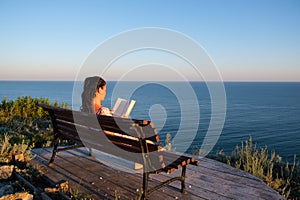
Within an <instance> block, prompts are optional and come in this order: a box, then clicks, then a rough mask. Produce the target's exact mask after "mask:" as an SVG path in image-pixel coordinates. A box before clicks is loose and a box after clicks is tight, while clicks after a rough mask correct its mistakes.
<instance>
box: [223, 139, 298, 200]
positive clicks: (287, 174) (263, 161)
mask: <svg viewBox="0 0 300 200" xmlns="http://www.w3.org/2000/svg"><path fill="white" fill-rule="evenodd" d="M221 158H222V159H219V160H224V154H223V153H221ZM226 159H227V164H228V165H231V166H233V167H236V168H238V169H241V170H244V171H246V172H248V173H251V174H253V175H254V176H256V177H258V178H260V179H262V180H263V181H264V182H265V183H266V184H267V185H269V186H270V187H272V188H273V189H275V190H276V191H278V192H279V193H280V194H281V195H282V196H283V197H284V198H289V197H290V196H292V198H295V197H298V198H299V195H300V190H299V188H300V174H299V172H300V167H299V164H298V163H297V162H296V156H295V157H294V163H293V164H291V165H290V164H289V163H286V164H284V163H283V162H282V159H281V157H280V156H279V155H276V154H275V152H274V151H273V152H271V154H269V152H268V149H267V147H264V148H260V149H258V148H257V146H256V145H255V144H253V141H252V137H250V139H249V140H246V141H245V142H242V145H241V146H236V148H235V149H234V151H233V152H232V154H231V156H226Z"/></svg>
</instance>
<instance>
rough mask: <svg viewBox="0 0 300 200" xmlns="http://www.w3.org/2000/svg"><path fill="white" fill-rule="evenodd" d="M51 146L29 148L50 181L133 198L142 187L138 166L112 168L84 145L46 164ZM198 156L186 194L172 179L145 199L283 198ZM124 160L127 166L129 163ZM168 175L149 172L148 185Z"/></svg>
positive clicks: (99, 196)
mask: <svg viewBox="0 0 300 200" xmlns="http://www.w3.org/2000/svg"><path fill="white" fill-rule="evenodd" d="M51 150H52V149H47V148H45V149H34V150H32V154H35V155H36V156H35V158H34V159H33V160H32V161H31V165H32V166H34V167H35V168H38V169H39V170H41V171H42V172H43V173H44V174H45V175H46V176H47V177H48V178H49V179H51V180H52V181H54V182H58V181H61V180H68V181H69V184H70V185H71V187H75V188H77V189H78V190H79V191H81V192H83V193H85V194H90V195H91V197H93V198H94V199H115V192H117V195H118V197H119V199H137V197H138V195H139V190H140V188H141V187H142V173H141V170H139V171H137V170H133V169H127V171H126V172H125V171H124V170H121V168H119V170H116V169H112V167H111V166H109V165H108V163H105V162H104V161H103V160H102V161H101V162H99V159H98V158H97V159H96V158H94V157H90V156H88V153H87V151H86V150H85V148H81V149H76V150H69V151H65V152H59V153H58V154H57V156H56V158H55V161H54V166H48V165H47V163H48V161H49V158H50V156H51ZM104 157H105V156H104ZM110 159H111V158H110ZM198 160H199V161H200V166H198V167H195V166H188V167H187V174H186V186H187V192H188V194H181V193H180V190H179V188H180V183H179V182H174V183H172V184H171V186H166V187H163V188H161V189H159V190H157V191H155V192H153V193H151V194H150V195H149V197H148V199H164V200H168V199H189V200H190V199H267V200H270V199H283V198H282V197H281V196H280V195H278V194H277V193H276V191H274V190H272V189H271V188H269V187H268V186H267V185H266V184H264V183H263V182H262V181H261V180H260V179H258V178H256V177H254V176H252V175H250V174H248V173H245V172H243V171H240V170H238V169H235V168H232V167H230V166H228V165H225V164H223V163H220V162H217V161H214V160H211V159H207V158H200V159H198ZM103 163H104V164H103ZM124 163H125V162H124ZM125 164H126V165H128V166H130V163H125ZM114 166H115V165H114ZM124 169H125V168H124ZM176 171H177V172H173V173H172V174H171V175H172V176H174V175H179V173H180V172H181V170H176ZM171 175H167V174H164V173H161V174H158V175H152V176H151V175H150V181H149V186H150V187H152V186H154V185H155V184H157V183H158V182H161V181H164V180H166V179H167V178H168V177H170V176H171Z"/></svg>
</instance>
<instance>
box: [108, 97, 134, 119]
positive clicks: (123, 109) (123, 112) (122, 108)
mask: <svg viewBox="0 0 300 200" xmlns="http://www.w3.org/2000/svg"><path fill="white" fill-rule="evenodd" d="M134 104H135V100H126V99H122V98H118V99H117V101H116V103H115V105H114V107H113V115H114V116H118V117H128V116H129V114H130V112H131V110H132V108H133V106H134Z"/></svg>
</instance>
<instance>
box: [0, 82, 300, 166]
mask: <svg viewBox="0 0 300 200" xmlns="http://www.w3.org/2000/svg"><path fill="white" fill-rule="evenodd" d="M73 84H74V83H73V82H68V81H56V82H46V81H41V82H40V81H39V82H35V81H0V99H2V98H3V97H4V96H6V97H7V98H8V99H12V100H14V99H16V98H17V97H18V96H31V97H44V98H48V99H49V100H50V101H51V102H54V101H55V100H58V102H65V103H68V104H69V105H70V107H71V106H72V94H73ZM122 84H123V85H125V86H128V88H132V87H130V86H132V85H136V83H135V82H123V83H122ZM170 84H171V85H172V88H173V89H170V87H167V86H165V85H160V84H155V83H143V84H142V86H140V87H138V88H135V89H134V90H133V91H132V92H131V94H132V95H131V98H132V99H135V100H136V105H135V107H134V109H133V111H132V114H131V117H132V118H139V119H140V118H143V119H150V120H152V121H154V123H155V125H156V127H157V129H158V131H159V134H160V136H161V137H162V138H164V136H165V134H166V133H170V134H171V135H172V136H173V137H174V138H176V134H178V130H180V131H181V132H182V133H181V134H183V135H184V137H185V138H189V136H190V135H193V134H192V133H191V130H190V128H189V127H191V126H195V123H197V124H196V126H197V127H198V129H197V131H196V135H195V138H194V139H193V142H192V144H191V145H190V147H189V149H188V150H189V151H192V150H193V149H195V148H196V147H197V146H201V144H202V142H203V138H204V137H205V135H206V133H207V130H208V127H209V124H210V121H211V117H212V113H211V97H210V94H209V92H208V89H207V87H206V84H205V83H203V82H191V83H190V84H191V86H192V88H193V91H194V93H195V94H196V97H197V104H198V106H199V108H200V112H199V113H197V112H196V111H193V110H191V111H189V113H188V118H189V119H188V121H184V120H182V116H184V117H185V118H187V117H186V116H187V115H183V113H182V110H181V108H182V106H189V105H188V103H187V104H186V105H182V101H181V100H180V98H181V97H182V96H183V98H184V97H186V99H185V100H184V102H185V103H186V102H189V101H188V100H189V99H190V96H189V94H187V93H186V91H185V90H184V89H181V86H182V83H179V82H172V83H168V85H170ZM115 85H116V82H108V84H107V97H106V100H105V101H104V102H103V105H105V106H107V107H111V105H112V104H113V102H114V99H113V97H115V96H118V97H123V96H122V95H123V94H122V93H124V92H125V93H126V91H124V90H123V91H121V92H120V93H119V94H115V93H114V94H113V95H112V93H113V92H115V91H114V89H115ZM224 85H225V91H226V100H227V104H226V107H227V111H226V118H225V124H224V127H223V130H222V132H221V135H220V138H219V140H218V141H217V143H216V145H215V146H214V149H213V151H212V152H211V153H215V152H216V151H217V150H223V151H224V152H226V153H230V152H231V151H232V150H233V149H234V148H235V146H236V145H237V144H238V145H240V144H241V142H242V141H245V140H247V139H249V137H250V136H252V138H253V141H254V143H256V144H257V146H258V147H265V146H267V147H268V149H269V150H270V151H271V150H275V152H276V153H277V154H279V155H280V156H281V157H282V158H283V160H284V161H285V160H288V161H293V157H294V154H297V155H298V156H300V83H299V82H286V83H284V82H225V83H224ZM174 88H178V90H176V89H175V90H174ZM179 93H180V94H179ZM114 95H115V96H114ZM193 103H195V102H194V101H191V104H193ZM73 106H74V109H78V108H79V106H80V105H78V103H77V105H73ZM196 115H197V116H196ZM197 117H199V119H200V120H199V122H197V121H196V122H195V120H194V119H197ZM185 120H186V119H185ZM181 122H184V124H182V123H181ZM185 138H183V139H182V143H181V140H180V141H179V140H176V142H175V143H174V145H173V146H174V147H176V148H177V149H181V146H182V145H183V146H184V145H186V144H185V141H184V139H185Z"/></svg>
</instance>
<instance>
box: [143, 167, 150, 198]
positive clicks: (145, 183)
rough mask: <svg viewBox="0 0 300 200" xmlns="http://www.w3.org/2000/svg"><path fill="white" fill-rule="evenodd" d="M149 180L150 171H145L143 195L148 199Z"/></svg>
mask: <svg viewBox="0 0 300 200" xmlns="http://www.w3.org/2000/svg"><path fill="white" fill-rule="evenodd" d="M148 180H149V172H145V171H144V173H143V195H142V199H146V198H147V194H148Z"/></svg>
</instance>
